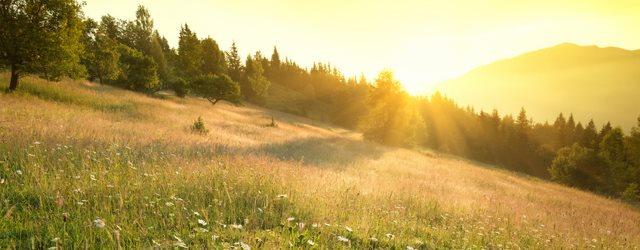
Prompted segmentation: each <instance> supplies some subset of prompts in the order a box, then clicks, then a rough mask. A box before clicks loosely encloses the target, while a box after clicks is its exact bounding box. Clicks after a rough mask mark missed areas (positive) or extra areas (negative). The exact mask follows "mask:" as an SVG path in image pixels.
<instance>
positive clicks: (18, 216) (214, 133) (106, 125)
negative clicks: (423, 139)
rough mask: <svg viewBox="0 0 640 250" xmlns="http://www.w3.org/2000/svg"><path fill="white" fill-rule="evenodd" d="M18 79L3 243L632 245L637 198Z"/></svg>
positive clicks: (303, 129)
mask: <svg viewBox="0 0 640 250" xmlns="http://www.w3.org/2000/svg"><path fill="white" fill-rule="evenodd" d="M24 82H26V84H25V85H23V86H21V90H20V92H19V93H17V94H9V95H6V94H2V96H0V182H1V184H0V216H2V219H1V220H0V247H2V248H20V249H22V248H31V247H35V248H49V247H59V248H119V247H121V248H149V247H160V248H172V247H178V248H180V247H194V248H205V247H210V248H243V247H245V248H246V247H247V246H250V247H252V248H267V249H269V248H320V249H325V248H332V249H335V248H337V249H342V248H390V249H394V248H395V249H407V248H422V249H433V248H436V249H520V248H536V249H550V248H551V249H553V248H588V247H595V248H614V249H616V248H617V249H633V248H638V246H639V245H640V236H639V235H640V228H639V227H638V225H639V224H640V213H639V212H638V210H637V208H632V207H629V206H628V205H625V204H624V203H620V202H617V201H614V200H609V199H606V198H603V197H599V196H596V195H593V194H589V193H585V192H582V191H579V190H574V189H569V188H566V187H562V186H558V185H556V184H552V183H547V182H544V181H541V180H537V179H532V178H527V177H522V176H517V175H514V174H512V173H509V172H506V171H501V170H495V169H491V168H485V167H480V166H478V165H476V164H475V163H473V162H466V161H462V160H458V159H455V158H449V157H447V156H433V155H429V154H423V153H418V152H413V151H409V150H404V149H394V148H387V147H383V146H379V145H375V144H371V143H367V142H363V141H362V140H361V139H360V135H358V134H357V133H353V132H350V131H345V130H341V129H339V128H329V129H326V128H322V127H317V126H313V125H310V124H311V122H310V121H309V120H306V119H303V118H299V117H295V116H291V115H286V114H282V113H278V112H272V111H269V110H264V109H258V108H254V107H235V106H230V105H224V104H221V105H216V106H211V105H209V104H208V103H206V102H204V101H201V100H197V99H187V100H183V101H175V100H173V99H167V100H158V99H153V98H149V97H147V96H143V95H137V94H133V93H130V92H126V91H122V90H117V89H112V88H109V87H104V86H97V85H91V84H85V83H79V82H63V83H61V84H51V83H48V82H46V81H42V80H37V79H32V80H29V81H24ZM109 105H116V106H117V105H124V107H126V108H123V109H118V108H114V109H111V108H103V107H108V106H109ZM121 114H125V115H124V116H122V115H121ZM128 114H135V115H128ZM200 116H201V117H202V120H203V122H204V123H205V124H206V125H207V128H208V129H210V132H209V133H208V134H200V133H192V131H191V129H190V127H191V126H192V124H193V121H194V120H195V119H196V118H197V117H200ZM271 116H273V117H275V118H276V119H277V121H278V126H277V127H265V126H264V124H268V123H269V122H270V117H271Z"/></svg>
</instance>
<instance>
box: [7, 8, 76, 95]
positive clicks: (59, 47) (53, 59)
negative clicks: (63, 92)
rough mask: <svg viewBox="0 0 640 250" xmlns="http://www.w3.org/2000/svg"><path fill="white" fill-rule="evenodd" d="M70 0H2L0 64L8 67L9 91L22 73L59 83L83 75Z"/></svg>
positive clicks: (16, 83) (73, 12) (15, 85)
mask: <svg viewBox="0 0 640 250" xmlns="http://www.w3.org/2000/svg"><path fill="white" fill-rule="evenodd" d="M80 8H81V7H80V4H79V3H77V2H76V1H74V0H49V1H29V0H6V1H3V2H2V4H0V26H1V27H2V28H1V29H0V64H1V65H5V66H7V67H9V68H11V72H12V77H11V82H10V86H9V88H8V90H9V91H12V90H15V88H16V87H17V85H18V79H19V78H20V77H21V76H24V75H25V74H39V75H40V76H42V77H44V78H47V79H50V80H59V79H60V78H61V77H62V76H71V77H78V76H81V75H83V74H84V73H85V71H84V68H83V67H82V65H80V64H79V62H80V54H81V52H82V44H81V42H80V38H81V36H82V32H83V29H82V28H83V24H82V23H83V22H82V19H81V10H80Z"/></svg>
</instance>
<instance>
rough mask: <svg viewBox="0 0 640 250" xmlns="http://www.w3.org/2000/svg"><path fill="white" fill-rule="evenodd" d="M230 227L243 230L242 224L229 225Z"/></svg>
mask: <svg viewBox="0 0 640 250" xmlns="http://www.w3.org/2000/svg"><path fill="white" fill-rule="evenodd" d="M229 227H231V228H233V229H238V230H242V225H240V224H231V225H229Z"/></svg>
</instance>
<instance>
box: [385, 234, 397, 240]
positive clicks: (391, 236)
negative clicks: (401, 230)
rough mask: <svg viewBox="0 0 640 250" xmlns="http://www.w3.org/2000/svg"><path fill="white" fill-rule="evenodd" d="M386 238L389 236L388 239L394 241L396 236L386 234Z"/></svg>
mask: <svg viewBox="0 0 640 250" xmlns="http://www.w3.org/2000/svg"><path fill="white" fill-rule="evenodd" d="M385 236H387V238H389V239H393V238H395V237H396V236H395V235H393V234H390V233H387V234H385Z"/></svg>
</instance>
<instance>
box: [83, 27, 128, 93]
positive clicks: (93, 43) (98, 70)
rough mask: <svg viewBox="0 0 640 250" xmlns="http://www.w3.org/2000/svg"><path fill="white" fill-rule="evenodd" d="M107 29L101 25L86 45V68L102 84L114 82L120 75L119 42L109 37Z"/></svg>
mask: <svg viewBox="0 0 640 250" xmlns="http://www.w3.org/2000/svg"><path fill="white" fill-rule="evenodd" d="M107 28H108V27H107V26H106V25H104V24H101V25H99V26H98V28H97V30H96V31H95V32H93V34H92V37H93V39H87V40H88V41H87V42H86V45H85V49H86V52H85V56H86V58H87V60H86V61H85V66H86V67H87V69H88V70H89V73H90V75H92V76H95V77H96V78H98V80H100V83H106V82H109V81H113V80H114V79H115V78H116V77H117V76H118V75H119V74H120V65H119V64H118V62H119V61H120V53H119V52H118V42H117V41H116V40H115V39H113V38H111V37H109V34H108V33H107V32H108V30H107Z"/></svg>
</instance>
